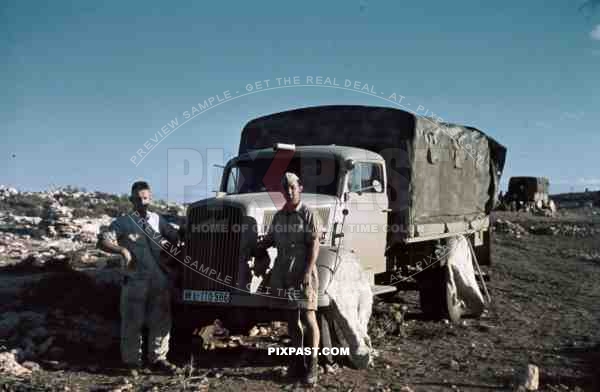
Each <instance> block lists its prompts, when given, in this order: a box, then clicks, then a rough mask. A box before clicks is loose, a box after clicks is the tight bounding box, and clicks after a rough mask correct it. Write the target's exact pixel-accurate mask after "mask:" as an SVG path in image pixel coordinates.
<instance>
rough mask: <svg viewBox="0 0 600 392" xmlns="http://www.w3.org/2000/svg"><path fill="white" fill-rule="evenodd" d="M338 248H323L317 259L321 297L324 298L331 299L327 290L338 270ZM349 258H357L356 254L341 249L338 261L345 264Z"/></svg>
mask: <svg viewBox="0 0 600 392" xmlns="http://www.w3.org/2000/svg"><path fill="white" fill-rule="evenodd" d="M336 251H337V249H336V248H332V247H331V246H321V248H320V249H319V257H317V271H318V273H319V296H320V297H321V296H322V298H325V297H327V299H329V297H328V296H327V294H326V290H327V288H328V287H329V284H330V283H331V280H332V279H333V274H334V271H335V268H336V257H335V255H336ZM348 257H357V256H356V254H354V253H351V252H350V251H348V250H346V249H343V248H341V249H340V250H339V252H338V256H337V260H338V261H339V262H343V260H345V259H346V258H348Z"/></svg>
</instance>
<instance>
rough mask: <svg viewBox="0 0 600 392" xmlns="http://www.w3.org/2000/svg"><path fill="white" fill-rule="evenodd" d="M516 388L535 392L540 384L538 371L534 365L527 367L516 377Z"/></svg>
mask: <svg viewBox="0 0 600 392" xmlns="http://www.w3.org/2000/svg"><path fill="white" fill-rule="evenodd" d="M518 377H519V379H518V381H517V382H518V384H517V385H518V387H519V389H521V390H525V391H537V390H538V388H539V383H540V371H539V369H538V367H537V366H535V365H531V364H529V365H527V367H526V368H525V369H523V371H522V372H521V374H519V375H518Z"/></svg>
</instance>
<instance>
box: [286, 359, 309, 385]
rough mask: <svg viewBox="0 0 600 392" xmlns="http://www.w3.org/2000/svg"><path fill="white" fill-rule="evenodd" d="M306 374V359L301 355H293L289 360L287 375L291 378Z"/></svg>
mask: <svg viewBox="0 0 600 392" xmlns="http://www.w3.org/2000/svg"><path fill="white" fill-rule="evenodd" d="M305 375H306V368H305V367H304V360H303V358H302V357H301V356H299V355H292V356H290V359H289V361H288V368H287V376H288V377H289V378H291V379H299V378H302V377H304V376H305Z"/></svg>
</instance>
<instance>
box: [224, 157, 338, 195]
mask: <svg viewBox="0 0 600 392" xmlns="http://www.w3.org/2000/svg"><path fill="white" fill-rule="evenodd" d="M277 159H278V160H279V158H277ZM288 160H289V159H285V160H284V159H281V160H280V162H277V161H274V159H273V157H269V158H260V157H259V158H256V159H255V160H253V161H251V160H246V161H239V162H237V164H236V165H235V166H232V167H231V168H230V170H229V171H228V172H227V181H226V183H225V187H226V189H225V192H226V193H227V194H240V193H256V192H267V191H274V190H276V189H269V188H267V185H269V184H267V185H265V183H264V179H265V176H266V175H267V173H268V172H269V173H271V172H273V171H275V172H277V173H279V172H282V171H290V172H293V173H296V174H297V175H298V176H299V177H300V179H301V180H302V183H303V186H304V193H319V194H326V195H335V194H336V193H337V178H338V171H339V164H338V162H337V160H335V159H331V158H327V159H324V158H314V157H310V158H305V157H294V158H292V160H291V161H290V162H289V164H287V168H286V169H285V170H283V169H279V170H274V169H275V168H277V167H278V166H279V165H281V166H284V167H285V166H286V163H287V162H288ZM270 167H273V168H272V169H271V171H269V168H270ZM267 182H269V181H267ZM278 185H279V179H278V181H277V186H278Z"/></svg>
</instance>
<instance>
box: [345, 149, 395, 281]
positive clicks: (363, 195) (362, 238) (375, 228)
mask: <svg viewBox="0 0 600 392" xmlns="http://www.w3.org/2000/svg"><path fill="white" fill-rule="evenodd" d="M385 181H386V178H385V171H384V166H383V164H382V163H381V162H361V161H358V162H356V163H355V166H354V168H353V169H352V170H351V171H350V172H349V173H348V175H347V178H346V196H345V205H346V208H347V209H348V215H347V216H346V222H345V224H344V240H343V241H344V247H345V248H346V249H351V250H354V251H355V252H356V253H357V254H358V255H359V257H360V260H361V264H362V265H363V267H364V268H365V270H366V271H367V272H369V273H373V274H378V273H380V272H384V271H385V248H386V232H385V231H386V225H387V208H388V199H387V195H386V193H385V189H386V188H385Z"/></svg>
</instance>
